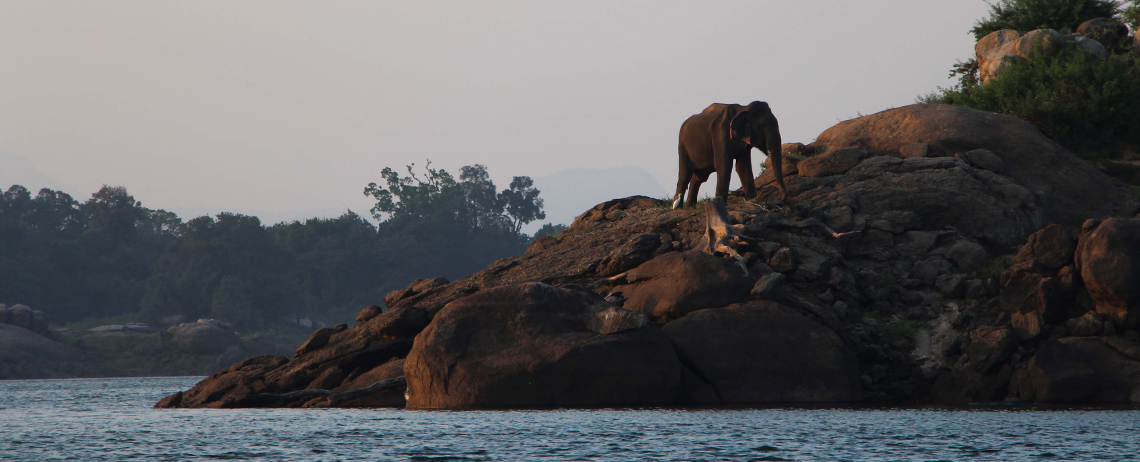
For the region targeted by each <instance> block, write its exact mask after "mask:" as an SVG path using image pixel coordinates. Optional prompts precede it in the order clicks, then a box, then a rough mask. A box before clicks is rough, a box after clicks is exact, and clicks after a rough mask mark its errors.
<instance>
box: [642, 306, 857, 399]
mask: <svg viewBox="0 0 1140 462" xmlns="http://www.w3.org/2000/svg"><path fill="white" fill-rule="evenodd" d="M662 330H664V331H665V334H666V335H668V336H669V338H670V339H671V340H673V342H674V343H675V344H676V345H677V352H678V354H679V355H680V356H681V357H682V358H683V360H684V361H685V363H686V364H691V365H692V367H693V369H694V370H695V371H696V372H697V373H698V375H699V376H700V377H702V378H704V379H705V380H707V381H708V382H709V383H710V384H711V385H712V386H713V388H714V389H715V390H716V393H717V395H718V397H719V398H720V400H721V402H723V403H726V404H766V403H843V402H856V401H859V400H861V399H862V392H861V390H860V384H859V368H858V361H856V360H855V353H854V351H853V350H851V349H850V348H849V347H848V345H847V344H846V342H844V340H843V339H842V338H841V337H840V336H839V335H838V334H837V333H836V332H835V331H833V330H831V329H829V328H828V327H826V326H824V325H823V324H821V323H819V322H817V321H815V320H813V319H812V318H811V317H809V316H808V315H805V314H803V313H800V312H798V311H797V310H795V309H792V308H789V307H786V306H783V305H780V304H777V303H773V302H767V301H754V302H747V303H741V304H735V305H730V306H727V307H724V308H713V309H707V310H702V311H698V312H696V313H693V314H691V315H689V316H685V317H684V318H681V319H678V320H676V321H673V322H670V323H668V324H666V325H665V327H663V328H662Z"/></svg>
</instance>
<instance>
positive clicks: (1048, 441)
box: [0, 377, 1140, 461]
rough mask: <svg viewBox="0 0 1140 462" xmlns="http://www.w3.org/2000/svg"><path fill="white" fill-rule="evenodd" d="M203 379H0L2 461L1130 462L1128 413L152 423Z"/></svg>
mask: <svg viewBox="0 0 1140 462" xmlns="http://www.w3.org/2000/svg"><path fill="white" fill-rule="evenodd" d="M199 379H200V377H161V378H123V379H76V380H17V381H0V460H37V461H38V460H82V461H91V460H114V461H121V460H171V461H183V460H273V461H283V460H305V461H349V460H367V461H380V460H413V461H431V460H438V461H444V460H643V459H658V460H851V461H868V460H930V461H935V460H1003V461H1008V460H1140V411H1137V410H1132V409H1129V410H1119V409H1115V410H1104V409H1070V410H1056V409H1051V410H1013V409H971V410H961V409H955V410H947V409H700V410H682V409H604V410H545V411H529V410H528V411H473V412H442V411H407V410H401V409H361V410H349V409H306V410H300V409H253V410H213V409H173V410H157V409H152V408H151V406H152V405H154V403H155V402H157V401H158V400H159V399H160V398H162V397H163V396H165V395H168V394H170V393H173V392H175V391H178V390H184V389H186V388H189V387H190V386H192V385H193V384H194V383H196V382H197V381H198V380H199Z"/></svg>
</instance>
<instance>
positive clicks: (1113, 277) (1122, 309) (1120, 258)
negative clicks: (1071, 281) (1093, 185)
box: [1076, 219, 1140, 327]
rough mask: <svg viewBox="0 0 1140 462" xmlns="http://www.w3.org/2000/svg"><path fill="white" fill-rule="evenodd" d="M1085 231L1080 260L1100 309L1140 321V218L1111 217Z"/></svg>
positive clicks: (1120, 319)
mask: <svg viewBox="0 0 1140 462" xmlns="http://www.w3.org/2000/svg"><path fill="white" fill-rule="evenodd" d="M1086 228H1088V229H1087V230H1086V231H1085V232H1084V233H1082V234H1081V238H1080V244H1078V246H1077V252H1076V261H1077V268H1078V269H1079V270H1080V274H1081V279H1082V280H1083V281H1084V284H1085V288H1086V289H1088V293H1089V296H1091V297H1092V300H1093V302H1094V303H1095V304H1096V311H1097V312H1098V313H1100V314H1102V315H1104V316H1106V317H1107V318H1109V319H1110V320H1112V321H1113V322H1115V323H1117V324H1122V325H1124V326H1125V327H1135V326H1136V325H1138V324H1140V220H1134V219H1133V220H1128V219H1109V220H1105V221H1104V222H1102V223H1100V225H1099V226H1096V227H1095V228H1092V227H1086Z"/></svg>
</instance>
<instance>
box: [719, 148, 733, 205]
mask: <svg viewBox="0 0 1140 462" xmlns="http://www.w3.org/2000/svg"><path fill="white" fill-rule="evenodd" d="M730 183H732V161H731V159H730V160H729V162H725V163H724V164H723V165H718V166H717V168H716V198H717V199H720V200H722V201H724V203H725V204H728V186H729V184H730Z"/></svg>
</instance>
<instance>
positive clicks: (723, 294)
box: [160, 36, 1140, 408]
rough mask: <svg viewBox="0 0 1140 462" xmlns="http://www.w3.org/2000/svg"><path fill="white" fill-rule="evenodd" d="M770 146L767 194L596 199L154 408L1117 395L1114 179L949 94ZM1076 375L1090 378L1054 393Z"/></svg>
mask: <svg viewBox="0 0 1140 462" xmlns="http://www.w3.org/2000/svg"><path fill="white" fill-rule="evenodd" d="M1020 39H1021V36H1018V40H1020ZM784 148H785V150H786V152H787V153H788V154H789V155H787V156H785V157H786V162H785V172H787V173H788V175H787V185H788V189H789V196H788V198H787V200H786V201H785V202H783V203H779V202H777V201H774V200H772V199H774V195H775V194H776V192H775V188H772V187H770V186H771V182H772V181H773V180H772V178H771V175H770V174H769V173H767V172H766V173H765V174H762V175H760V176H759V177H758V178H757V179H756V185H757V186H758V188H757V189H758V193H759V194H758V197H757V198H756V199H754V200H748V201H745V200H739V199H737V198H736V197H735V196H733V197H730V198H729V200H728V201H727V206H726V208H723V209H721V208H718V207H717V205H716V204H718V203H709V207H708V208H706V210H691V209H683V210H671V209H670V208H669V207H668V206H667V204H662V203H661V201H659V200H657V199H653V198H649V197H641V196H635V197H629V198H623V199H615V200H611V201H607V202H604V203H602V204H598V205H597V206H595V207H593V208H591V209H590V210H587V211H586V212H585V213H583V214H582V215H581V216H579V217H578V218H577V219H576V220H575V222H574V223H573V225H571V226H570V227H569V228H568V229H567V230H566V231H565V232H563V233H562V234H560V235H559V236H558V237H547V238H543V239H540V240H537V241H535V243H534V244H532V246H531V247H530V249H528V251H527V253H526V254H525V255H522V256H519V257H513V258H505V259H502V260H499V261H496V262H495V263H493V264H492V265H490V266H489V267H488V268H486V269H484V270H482V271H479V272H477V273H475V274H472V275H470V276H467V277H464V278H460V279H458V280H455V281H446V280H440V279H435V280H432V279H422V280H419V281H416V282H414V283H413V284H411V285H410V286H409V287H408V288H406V289H402V290H399V291H394V292H392V293H391V294H389V296H388V297H386V298H385V304H386V305H387V306H388V307H389V309H388V310H387V311H381V310H379V308H376V307H369V308H366V309H365V310H362V312H361V314H360V315H359V316H358V317H357V322H358V323H359V324H357V325H355V326H347V325H339V326H334V327H332V328H328V329H320V330H317V331H316V332H314V333H313V335H312V336H311V337H310V338H309V340H308V341H306V342H305V343H304V344H303V345H301V346H300V347H299V348H297V350H296V355H295V356H294V357H293V358H291V359H290V358H285V357H280V356H263V357H259V358H254V359H250V360H247V361H243V362H241V363H238V364H236V365H234V366H231V367H229V368H226V369H225V370H223V371H221V372H219V373H217V374H214V375H212V376H211V377H210V378H208V379H206V380H204V381H203V382H202V383H200V384H198V385H197V386H195V387H194V388H193V389H191V390H188V391H185V392H182V393H179V394H176V395H172V396H171V397H168V398H167V399H166V400H164V401H163V402H162V403H160V406H161V407H240V406H347V405H359V406H380V405H402V404H403V402H402V397H401V395H400V392H401V391H402V390H403V386H404V384H405V383H406V386H407V390H408V396H409V398H408V399H409V401H408V402H407V403H406V404H407V405H408V406H410V407H419V408H473V407H504V406H507V407H530V406H592V405H637V404H652V405H679V404H718V403H785V402H813V403H838V402H853V401H854V402H873V403H916V402H936V403H969V402H988V401H1000V400H1006V399H1008V400H1012V401H1019V400H1038V401H1063V400H1078V401H1080V400H1086V401H1088V400H1091V401H1094V402H1095V401H1104V400H1118V401H1119V400H1121V399H1124V398H1121V397H1122V396H1124V395H1125V394H1127V393H1130V392H1131V391H1132V390H1134V388H1129V386H1131V384H1133V383H1134V382H1133V381H1132V380H1133V376H1132V375H1130V373H1127V371H1130V370H1132V369H1131V368H1132V367H1133V363H1135V362H1137V360H1138V358H1140V347H1133V346H1132V345H1133V343H1135V342H1136V341H1137V340H1140V333H1138V332H1137V331H1136V330H1135V327H1132V324H1131V323H1130V322H1131V321H1130V319H1131V318H1130V316H1131V313H1132V312H1133V311H1134V310H1133V307H1134V306H1135V305H1134V302H1135V300H1134V297H1133V296H1134V294H1133V292H1130V289H1129V288H1128V287H1127V286H1123V285H1121V283H1119V282H1118V281H1117V280H1115V279H1113V277H1115V276H1114V275H1113V274H1110V272H1109V271H1108V270H1104V269H1103V268H1109V267H1114V268H1124V269H1127V268H1130V266H1128V265H1130V263H1120V262H1117V263H1112V262H1109V260H1108V258H1110V256H1119V255H1127V256H1128V257H1127V258H1132V257H1131V256H1132V254H1133V251H1132V250H1127V249H1130V248H1131V247H1129V246H1130V245H1131V244H1130V242H1132V241H1131V240H1129V239H1130V238H1129V236H1136V235H1140V234H1137V233H1135V232H1134V231H1133V230H1132V228H1131V227H1130V226H1131V225H1124V224H1121V223H1117V221H1120V222H1124V221H1129V220H1111V219H1109V220H1107V221H1103V222H1102V221H1096V220H1104V219H1108V218H1111V217H1125V216H1127V217H1130V216H1133V215H1135V213H1136V210H1137V201H1136V199H1135V196H1134V195H1133V193H1132V192H1131V191H1129V190H1128V189H1127V188H1125V187H1123V186H1122V185H1120V184H1118V183H1116V182H1114V181H1113V180H1111V179H1109V178H1108V177H1107V176H1106V175H1104V174H1103V173H1102V172H1100V171H1099V170H1097V169H1096V168H1093V167H1091V166H1089V165H1087V164H1085V163H1084V162H1083V161H1081V160H1079V159H1077V158H1076V157H1075V156H1073V155H1072V154H1071V153H1069V152H1068V151H1066V150H1064V149H1063V148H1061V147H1060V146H1059V145H1057V144H1056V143H1054V142H1052V141H1050V140H1048V139H1047V138H1045V137H1043V136H1042V135H1041V133H1040V132H1038V131H1037V130H1036V129H1034V128H1033V127H1032V126H1030V125H1029V124H1027V123H1025V122H1022V121H1020V120H1017V119H1013V118H1010V117H1005V116H1000V115H996V114H991V113H985V112H980V111H975V110H971V109H966V108H961V107H951V106H937V105H913V106H907V107H903V108H897V109H892V110H889V111H884V112H882V113H879V114H874V115H870V116H866V117H861V118H859V119H854V120H850V121H846V122H843V123H840V124H839V125H837V126H835V127H833V128H831V129H829V130H827V131H825V132H824V133H823V134H821V135H820V136H819V137H818V138H817V140H816V142H815V143H813V144H812V145H810V146H804V145H799V144H789V145H786V146H784ZM801 155H802V156H805V157H800V156H801ZM738 194H739V193H738ZM1088 219H1096V220H1094V221H1090V222H1087V223H1086V222H1085V221H1086V220H1088ZM1082 223H1084V225H1083V226H1082ZM1052 225H1056V226H1052ZM1078 229H1081V230H1082V231H1079V232H1078V231H1077V230H1078ZM1114 233H1116V234H1114ZM1117 235H1119V236H1118V237H1112V236H1117ZM1098 249H1102V250H1098ZM1103 249H1113V250H1111V251H1109V250H1103ZM1086 254H1087V255H1086ZM1113 258H1115V257H1113ZM1113 265H1116V266H1113ZM1098 268H1100V269H1098ZM1119 271H1120V270H1119V269H1117V272H1119ZM1128 271H1130V270H1128ZM1086 272H1088V275H1087V276H1086ZM1102 286H1103V287H1105V289H1100V288H1098V287H1102ZM603 297H604V298H603ZM1121 301H1123V302H1121ZM1121 306H1123V307H1125V308H1123V309H1122V308H1120V307H1121ZM1095 342H1100V343H1095ZM1128 342H1133V343H1128ZM1050 345H1052V346H1050ZM1057 345H1060V346H1057ZM1102 346H1107V347H1106V348H1102ZM1074 352H1075V353H1074ZM1112 355H1116V356H1112ZM1058 358H1060V359H1058ZM1073 358H1076V359H1073ZM1090 370H1091V371H1092V372H1088V371H1090ZM1122 371H1123V372H1122ZM1070 376H1072V377H1077V378H1078V379H1079V380H1077V383H1086V382H1087V383H1093V382H1095V383H1096V384H1097V385H1096V387H1097V390H1098V391H1096V392H1095V393H1089V394H1085V395H1079V396H1078V394H1074V393H1077V392H1068V391H1064V390H1071V389H1073V388H1072V387H1071V386H1070V385H1066V383H1070V382H1066V380H1069V379H1067V378H1066V377H1070ZM1086 379H1087V380H1086ZM1074 380H1076V379H1074ZM1081 386H1083V385H1081ZM1067 387H1068V388H1067ZM1057 390H1062V391H1057ZM1082 393H1083V392H1082ZM1127 399H1132V398H1131V395H1128V398H1127Z"/></svg>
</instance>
